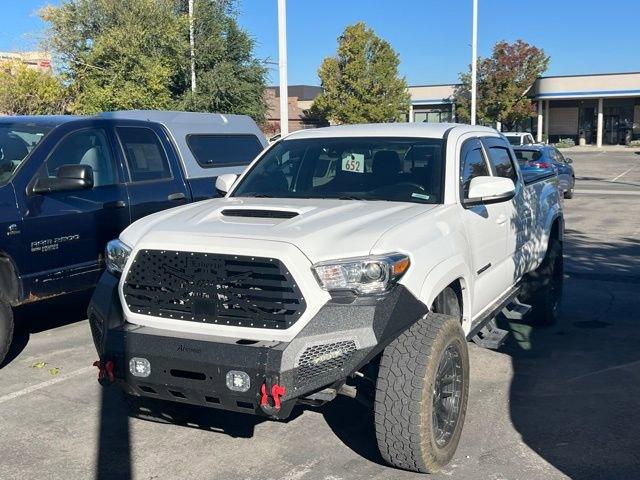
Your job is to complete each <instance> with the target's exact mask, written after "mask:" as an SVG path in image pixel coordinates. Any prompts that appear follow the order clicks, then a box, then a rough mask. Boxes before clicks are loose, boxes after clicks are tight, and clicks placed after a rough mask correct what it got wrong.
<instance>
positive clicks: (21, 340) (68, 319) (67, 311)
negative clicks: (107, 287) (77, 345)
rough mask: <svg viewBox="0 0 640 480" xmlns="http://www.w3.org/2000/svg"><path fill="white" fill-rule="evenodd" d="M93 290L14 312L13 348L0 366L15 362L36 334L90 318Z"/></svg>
mask: <svg viewBox="0 0 640 480" xmlns="http://www.w3.org/2000/svg"><path fill="white" fill-rule="evenodd" d="M90 299H91V292H90V291H85V292H77V293H71V294H68V295H63V296H61V297H56V298H52V299H49V300H42V301H40V302H35V303H30V304H26V305H23V306H20V307H17V308H16V309H15V310H14V312H13V315H14V321H15V330H14V337H13V342H11V348H10V349H9V353H8V354H7V357H6V358H5V360H4V362H3V363H2V364H0V369H2V368H3V367H5V366H7V365H9V364H10V363H11V362H12V361H14V360H15V359H16V358H17V357H18V356H19V355H20V353H22V351H23V350H24V349H25V348H26V346H27V345H28V343H29V338H30V337H31V335H32V334H34V333H40V332H44V331H46V330H50V329H52V328H57V327H61V326H63V325H70V324H72V323H76V322H80V321H82V320H85V319H86V318H87V305H88V304H89V300H90Z"/></svg>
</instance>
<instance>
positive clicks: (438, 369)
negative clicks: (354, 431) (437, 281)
mask: <svg viewBox="0 0 640 480" xmlns="http://www.w3.org/2000/svg"><path fill="white" fill-rule="evenodd" d="M468 397H469V354H468V351H467V342H466V339H465V337H464V333H463V332H462V328H461V327H460V322H459V321H458V319H456V318H455V317H452V316H449V315H442V314H437V313H430V314H429V315H427V316H426V317H424V318H422V319H420V320H418V321H417V322H416V323H415V324H413V325H412V326H411V327H410V328H409V329H408V330H406V331H405V332H403V333H402V334H401V335H400V336H399V337H398V338H397V339H395V340H394V341H393V342H392V343H391V344H389V346H387V347H386V348H385V350H384V352H383V354H382V358H381V360H380V368H379V372H378V380H377V385H376V398H375V406H374V409H375V424H376V425H375V427H376V438H377V441H378V447H379V449H380V453H381V454H382V457H383V458H384V459H385V460H386V461H387V462H388V463H390V464H391V465H393V466H395V467H398V468H402V469H405V470H412V471H416V472H424V473H431V472H436V471H438V470H440V469H441V468H442V467H443V466H445V465H446V464H447V463H448V462H449V460H451V458H452V457H453V455H454V453H455V451H456V448H457V447H458V443H459V441H460V435H461V433H462V426H463V424H464V417H465V414H466V410H467V399H468Z"/></svg>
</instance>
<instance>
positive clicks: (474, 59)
mask: <svg viewBox="0 0 640 480" xmlns="http://www.w3.org/2000/svg"><path fill="white" fill-rule="evenodd" d="M477 78H478V0H473V26H472V27H471V125H475V124H476V103H477V97H476V95H477V90H478V85H477Z"/></svg>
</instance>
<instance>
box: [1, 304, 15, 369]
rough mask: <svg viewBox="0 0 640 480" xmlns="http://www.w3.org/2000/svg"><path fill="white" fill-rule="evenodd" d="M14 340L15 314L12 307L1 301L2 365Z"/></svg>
mask: <svg viewBox="0 0 640 480" xmlns="http://www.w3.org/2000/svg"><path fill="white" fill-rule="evenodd" d="M12 340H13V312H12V311H11V306H10V305H8V304H7V303H5V302H3V301H1V300H0V365H1V364H2V362H4V359H5V357H6V356H7V353H9V347H10V346H11V341H12Z"/></svg>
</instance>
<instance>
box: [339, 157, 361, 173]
mask: <svg viewBox="0 0 640 480" xmlns="http://www.w3.org/2000/svg"><path fill="white" fill-rule="evenodd" d="M342 170H344V171H345V172H354V173H364V154H361V153H348V154H347V155H346V156H345V157H344V158H343V159H342Z"/></svg>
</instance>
